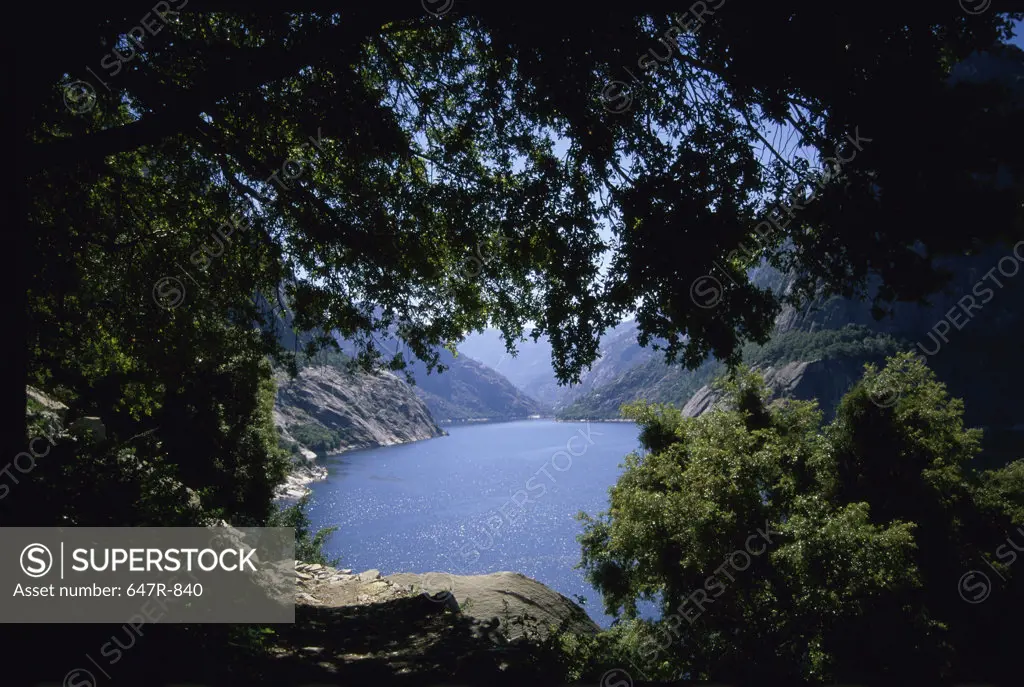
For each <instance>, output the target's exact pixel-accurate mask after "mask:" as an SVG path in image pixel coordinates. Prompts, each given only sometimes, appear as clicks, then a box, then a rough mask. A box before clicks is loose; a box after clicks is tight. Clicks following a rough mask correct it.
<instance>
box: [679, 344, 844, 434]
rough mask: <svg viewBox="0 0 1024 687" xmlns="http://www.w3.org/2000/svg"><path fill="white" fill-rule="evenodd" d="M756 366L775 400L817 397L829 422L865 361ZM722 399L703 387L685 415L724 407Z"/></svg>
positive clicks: (690, 403)
mask: <svg viewBox="0 0 1024 687" xmlns="http://www.w3.org/2000/svg"><path fill="white" fill-rule="evenodd" d="M753 369H754V370H756V371H757V372H760V373H761V374H762V375H763V376H764V381H765V384H767V385H768V388H769V389H770V390H771V392H772V398H773V399H777V398H785V399H793V400H797V401H811V400H817V401H818V405H819V407H820V408H821V409H822V411H823V412H824V414H825V420H826V421H828V420H831V419H832V417H834V416H835V411H836V407H837V406H838V405H839V402H840V401H841V400H842V398H843V395H844V394H846V392H847V391H849V390H850V388H851V387H852V386H853V385H854V384H855V383H856V382H857V380H858V379H860V377H861V375H862V374H863V371H864V370H863V364H862V363H861V362H860V361H858V360H853V359H837V360H812V361H795V362H790V363H786V364H785V365H781V366H779V367H768V368H764V369H760V368H758V367H754V368H753ZM721 400H722V394H721V393H720V392H718V391H716V390H715V389H712V388H711V387H710V386H703V387H701V388H700V389H698V390H697V392H696V393H695V394H694V395H693V396H692V397H691V398H690V400H689V401H687V403H686V405H685V406H683V411H682V412H683V415H684V416H686V417H698V416H700V415H703V414H704V413H706V412H708V411H709V410H712V409H714V408H718V407H720V405H721Z"/></svg>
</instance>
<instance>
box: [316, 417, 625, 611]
mask: <svg viewBox="0 0 1024 687" xmlns="http://www.w3.org/2000/svg"><path fill="white" fill-rule="evenodd" d="M446 429H447V431H448V432H449V435H448V436H445V437H438V438H436V439H428V440H425V441H419V442H415V443H411V444H400V445H397V446H387V447H381V448H374V449H366V450H361V451H352V452H349V453H344V454H341V455H338V456H334V457H331V458H329V459H327V462H326V464H327V466H328V470H329V477H328V479H327V480H325V481H323V482H317V483H314V484H311V485H310V487H311V489H312V491H313V495H312V498H311V505H310V518H311V520H312V522H313V526H314V528H319V527H326V526H329V525H338V526H339V529H338V531H337V532H336V533H335V534H334V535H333V536H332V537H331V540H330V542H329V543H328V546H327V549H328V552H329V554H330V555H331V556H332V557H334V556H336V557H338V558H340V559H341V563H342V565H343V567H346V568H352V569H353V570H354V571H356V572H360V571H362V570H367V569H369V568H377V569H379V570H380V571H381V573H382V574H383V575H390V574H392V573H398V572H415V573H424V572H432V571H441V572H451V573H454V574H458V575H478V574H485V573H490V572H497V571H500V570H511V571H514V572H520V573H523V574H524V575H526V576H528V577H532V578H534V579H536V580H538V581H540V582H543V583H544V584H546V585H548V586H549V587H551V588H552V589H554V590H556V591H558V592H560V593H562V594H564V595H565V596H567V597H569V598H571V599H575V597H576V595H581V596H583V597H585V598H586V599H587V602H586V605H585V606H584V608H585V609H586V611H587V612H588V613H589V614H590V616H591V617H592V618H593V619H594V620H595V621H597V622H598V623H599V624H600V625H602V626H605V627H607V626H608V624H609V623H610V621H611V618H610V617H608V616H606V615H605V614H604V613H603V612H602V602H601V597H600V595H599V594H598V593H597V592H596V591H595V590H594V589H593V588H591V587H590V586H589V585H588V584H587V583H586V581H585V580H584V578H583V572H582V571H581V570H576V569H574V566H575V565H576V564H577V563H578V562H579V560H580V545H579V543H578V542H577V541H576V535H577V534H579V533H580V532H581V531H582V525H581V523H579V522H578V521H577V520H576V519H575V515H576V513H578V512H579V511H584V512H587V513H590V514H591V515H596V514H597V513H598V512H600V511H602V510H606V509H607V507H608V487H610V486H612V485H613V484H615V482H616V480H617V479H618V477H619V475H620V474H621V472H622V468H621V467H619V465H620V464H621V463H622V462H623V459H624V458H625V456H626V455H627V454H628V453H630V452H631V451H634V450H637V449H638V448H639V441H638V435H639V428H638V427H637V426H636V425H635V424H634V423H621V422H617V423H601V422H592V423H586V422H555V421H553V420H523V421H517V422H500V423H481V424H468V425H452V426H447V427H446Z"/></svg>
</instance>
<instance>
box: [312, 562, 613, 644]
mask: <svg viewBox="0 0 1024 687" xmlns="http://www.w3.org/2000/svg"><path fill="white" fill-rule="evenodd" d="M296 575H297V577H298V592H297V594H296V600H297V603H298V604H300V605H307V606H319V607H331V608H337V607H345V606H354V605H363V604H378V603H388V602H391V601H395V600H398V599H405V598H410V597H416V596H425V597H427V598H429V599H430V600H431V601H432V602H434V603H436V604H438V605H439V606H440V607H441V608H447V609H448V610H451V611H454V612H457V613H459V614H461V616H463V617H464V618H466V619H468V620H470V622H471V623H473V624H478V625H481V626H485V627H487V628H489V629H492V630H495V629H500V631H501V634H502V635H503V636H504V637H505V638H507V639H509V640H515V639H518V638H519V637H522V636H523V635H524V634H530V635H531V636H534V637H540V638H543V637H546V636H548V634H549V632H550V628H551V627H558V626H560V625H563V624H564V626H565V629H566V630H568V631H570V632H574V633H584V634H595V633H597V632H598V631H599V630H600V628H599V627H598V625H597V623H595V622H594V621H593V620H591V619H590V618H589V617H588V616H587V614H586V613H585V612H584V611H583V609H582V608H580V607H579V606H578V605H576V604H575V603H573V602H572V601H570V600H569V599H567V598H566V597H564V596H562V595H561V594H559V593H558V592H556V591H554V590H553V589H551V588H550V587H547V586H545V585H543V584H541V583H540V582H537V581H536V580H533V579H530V578H529V577H526V576H525V575H522V574H520V573H514V572H496V573H490V574H487V575H452V574H449V573H397V574H394V575H388V576H387V577H381V575H380V571H378V570H367V571H365V572H362V573H359V574H353V572H352V571H351V570H338V569H335V568H332V567H330V566H325V565H319V564H307V563H298V564H296Z"/></svg>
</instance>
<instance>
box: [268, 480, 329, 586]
mask: <svg viewBox="0 0 1024 687" xmlns="http://www.w3.org/2000/svg"><path fill="white" fill-rule="evenodd" d="M308 509H309V495H308V494H307V495H306V496H303V497H302V498H301V499H299V501H298V502H297V503H294V504H292V505H290V506H286V507H283V508H280V509H279V510H277V511H276V512H275V513H274V514H273V515H272V516H271V517H270V521H269V522H268V523H267V526H268V527H294V528H295V560H297V561H302V562H303V563H320V564H321V565H329V566H331V567H335V568H336V567H338V566H339V565H340V563H341V561H340V559H338V558H329V557H328V556H327V553H326V552H325V551H324V547H325V546H326V544H327V540H328V539H329V538H330V536H331V535H332V534H334V533H335V532H337V531H338V528H337V527H322V528H320V529H318V530H317V531H316V532H312V531H311V529H310V528H311V525H312V523H311V522H310V520H309V513H308Z"/></svg>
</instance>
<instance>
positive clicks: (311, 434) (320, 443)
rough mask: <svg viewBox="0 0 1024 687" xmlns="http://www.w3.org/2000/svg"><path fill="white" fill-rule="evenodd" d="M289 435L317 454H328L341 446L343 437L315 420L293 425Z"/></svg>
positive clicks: (289, 429)
mask: <svg viewBox="0 0 1024 687" xmlns="http://www.w3.org/2000/svg"><path fill="white" fill-rule="evenodd" d="M288 432H289V434H291V435H292V436H293V437H295V440H296V441H298V442H299V443H300V444H302V445H303V446H305V447H306V448H308V449H310V450H311V451H314V452H316V453H328V452H330V451H333V450H335V449H337V448H338V447H340V446H341V442H342V435H341V434H340V433H339V432H336V431H334V430H331V429H328V428H327V427H324V426H323V425H322V424H320V423H319V422H316V421H315V420H314V421H312V422H306V423H303V424H298V425H292V426H291V427H289V428H288Z"/></svg>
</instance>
